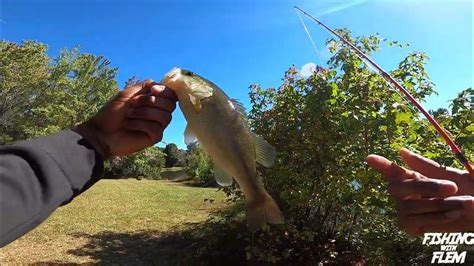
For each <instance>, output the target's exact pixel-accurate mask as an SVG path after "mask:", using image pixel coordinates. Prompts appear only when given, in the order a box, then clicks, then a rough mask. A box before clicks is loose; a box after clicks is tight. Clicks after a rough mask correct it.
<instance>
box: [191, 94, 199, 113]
mask: <svg viewBox="0 0 474 266" xmlns="http://www.w3.org/2000/svg"><path fill="white" fill-rule="evenodd" d="M189 100H190V101H191V103H192V104H193V106H194V109H195V110H196V111H197V112H199V111H201V109H202V104H201V100H200V99H198V98H197V97H195V96H194V95H192V94H189Z"/></svg>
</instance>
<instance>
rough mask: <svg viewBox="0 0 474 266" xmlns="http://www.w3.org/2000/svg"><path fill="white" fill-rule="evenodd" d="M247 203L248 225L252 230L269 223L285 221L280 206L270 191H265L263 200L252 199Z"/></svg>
mask: <svg viewBox="0 0 474 266" xmlns="http://www.w3.org/2000/svg"><path fill="white" fill-rule="evenodd" d="M246 205H247V217H246V218H247V225H248V228H249V230H250V231H251V232H255V231H258V230H259V229H261V228H262V227H263V226H264V225H265V224H267V223H270V224H282V223H284V222H285V218H284V217H283V214H282V212H281V211H280V208H278V205H277V204H276V202H275V201H274V200H273V198H272V197H271V196H270V195H269V194H268V193H265V196H264V200H263V201H259V202H256V201H251V202H248V203H247V204H246Z"/></svg>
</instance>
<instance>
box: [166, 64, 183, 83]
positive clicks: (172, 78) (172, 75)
mask: <svg viewBox="0 0 474 266" xmlns="http://www.w3.org/2000/svg"><path fill="white" fill-rule="evenodd" d="M180 77H181V69H180V68H178V67H175V68H173V69H171V70H170V71H169V72H168V73H166V74H165V76H164V77H163V80H162V81H163V82H176V81H177V80H178V79H179V78H180Z"/></svg>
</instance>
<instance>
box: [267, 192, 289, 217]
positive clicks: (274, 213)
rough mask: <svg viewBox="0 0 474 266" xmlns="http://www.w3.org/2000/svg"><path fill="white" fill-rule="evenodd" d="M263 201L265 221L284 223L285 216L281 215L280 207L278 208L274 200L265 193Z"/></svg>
mask: <svg viewBox="0 0 474 266" xmlns="http://www.w3.org/2000/svg"><path fill="white" fill-rule="evenodd" d="M265 194H266V195H265V202H264V208H265V217H266V218H267V222H268V223H270V224H283V223H285V217H284V216H283V213H282V212H281V211H280V208H278V205H277V204H276V202H275V200H273V198H272V197H271V196H270V195H269V194H268V193H265Z"/></svg>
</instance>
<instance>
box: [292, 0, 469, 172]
mask: <svg viewBox="0 0 474 266" xmlns="http://www.w3.org/2000/svg"><path fill="white" fill-rule="evenodd" d="M295 9H296V10H299V11H300V12H302V13H303V14H304V15H306V16H307V17H309V18H310V19H312V20H313V21H315V22H316V23H318V25H320V26H321V27H323V28H324V29H326V30H328V31H329V32H331V33H332V34H334V35H335V36H336V37H338V38H339V39H340V40H341V41H342V42H343V43H344V44H346V45H347V46H348V47H349V50H351V51H353V52H354V53H355V54H356V55H357V56H359V57H360V58H361V59H362V61H364V62H366V63H368V64H369V65H371V66H372V67H374V68H375V69H377V71H379V72H378V74H380V75H381V76H382V78H384V79H385V80H386V81H387V82H388V83H389V84H391V85H392V86H394V87H395V88H397V89H398V90H399V91H400V92H401V93H402V94H403V95H404V96H405V97H406V98H407V99H408V100H409V101H410V102H411V103H412V104H413V105H414V106H415V107H416V108H417V109H418V110H419V111H420V112H421V113H422V114H423V115H424V116H425V117H426V119H428V121H430V123H431V125H433V127H434V128H435V129H436V131H437V132H438V134H439V135H440V136H441V137H442V138H443V139H444V140H445V141H446V143H447V144H448V145H449V147H450V148H451V151H452V152H453V153H454V155H455V156H456V158H457V159H458V160H459V162H461V163H462V164H463V165H464V167H465V168H466V169H467V171H468V172H469V175H470V176H471V178H473V179H474V169H473V167H472V165H471V164H470V163H469V161H468V160H467V158H466V156H464V154H463V152H462V150H461V149H460V148H459V147H458V146H457V145H456V143H455V142H454V141H453V140H452V139H451V137H450V136H449V134H448V132H447V131H446V130H445V129H444V128H443V127H441V125H440V124H439V123H438V122H437V121H436V119H434V117H433V116H431V115H430V113H428V112H427V111H426V110H425V109H424V108H423V106H421V104H420V103H419V102H418V101H417V100H416V99H415V98H414V97H413V96H412V95H411V94H410V92H408V90H407V89H405V88H404V87H403V86H402V85H401V84H400V83H399V82H398V81H396V80H395V79H394V78H393V77H392V76H391V75H390V74H389V73H388V72H387V71H385V70H384V69H383V68H382V67H380V66H379V65H378V64H377V63H375V61H374V60H372V59H371V58H370V57H369V56H367V55H366V54H364V53H363V52H362V51H361V50H360V49H359V48H357V47H356V46H355V45H354V44H352V43H351V42H350V41H348V40H346V39H345V38H344V37H342V36H341V35H340V34H339V33H337V32H335V31H334V30H332V29H331V28H329V27H328V26H326V25H325V24H324V23H322V22H321V21H319V20H318V19H316V18H315V17H313V16H311V15H310V14H308V13H307V12H306V11H304V10H303V9H301V8H299V7H297V6H295Z"/></svg>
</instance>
